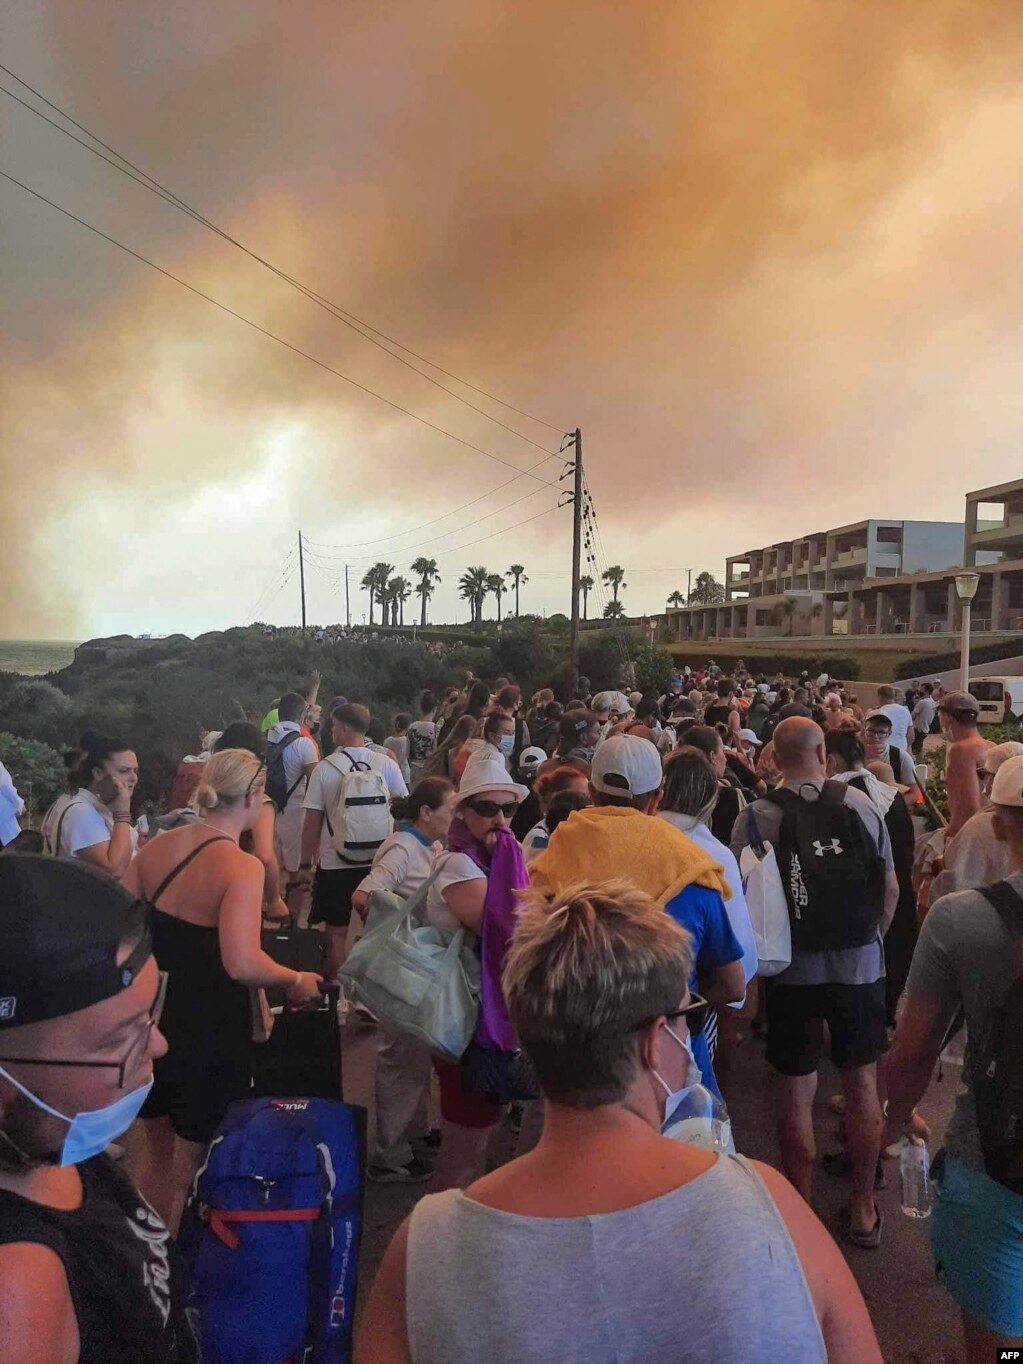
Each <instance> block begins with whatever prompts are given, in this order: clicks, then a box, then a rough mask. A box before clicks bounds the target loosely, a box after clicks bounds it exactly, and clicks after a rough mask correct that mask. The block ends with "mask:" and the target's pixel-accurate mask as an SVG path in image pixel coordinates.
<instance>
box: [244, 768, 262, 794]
mask: <svg viewBox="0 0 1023 1364" xmlns="http://www.w3.org/2000/svg"><path fill="white" fill-rule="evenodd" d="M265 771H266V763H265V762H264V761H263V760H262V759H260V763H259V766H258V767H257V768H256V774H255V776H254V777H253V778H252V780H251V781H250V782H249V784H248V786H247V787H246V788H245V795H246V796H251V795H252V792H253V789H254V788H255V786H256V783H257V782H258V781H259V779H260V777H261V776H262V775H263V773H264V772H265Z"/></svg>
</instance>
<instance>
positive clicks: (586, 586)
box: [579, 573, 594, 620]
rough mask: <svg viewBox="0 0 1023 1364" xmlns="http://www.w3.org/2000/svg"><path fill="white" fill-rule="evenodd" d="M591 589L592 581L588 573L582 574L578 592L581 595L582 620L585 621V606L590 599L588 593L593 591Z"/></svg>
mask: <svg viewBox="0 0 1023 1364" xmlns="http://www.w3.org/2000/svg"><path fill="white" fill-rule="evenodd" d="M593 587H594V582H593V579H592V578H591V577H590V575H589V574H588V573H584V574H583V576H582V577H581V578H580V579H579V591H580V592H581V593H582V594H583V620H585V619H586V604H587V602H588V601H589V599H590V593H591V592H592V591H593Z"/></svg>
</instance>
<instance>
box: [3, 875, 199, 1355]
mask: <svg viewBox="0 0 1023 1364" xmlns="http://www.w3.org/2000/svg"><path fill="white" fill-rule="evenodd" d="M165 983H166V977H164V976H162V975H161V973H160V972H159V971H158V970H157V967H156V962H155V960H154V959H153V955H152V948H151V944H150V936H149V924H148V913H147V908H146V906H145V905H144V904H143V903H142V902H141V901H138V900H134V899H132V898H131V896H130V895H128V894H127V893H126V892H125V891H124V890H123V889H122V888H121V887H120V886H119V885H118V884H117V883H116V882H114V881H112V880H111V879H110V878H109V877H106V876H103V875H102V874H100V873H98V872H95V871H93V870H91V869H90V868H88V867H84V866H81V865H80V864H74V863H70V862H64V861H57V860H55V859H54V858H50V857H32V856H27V855H22V856H18V855H13V856H11V855H9V856H4V857H0V1322H3V1332H2V1337H0V1355H2V1358H3V1360H4V1364H29V1362H30V1361H31V1362H32V1364H36V1362H37V1361H40V1360H45V1361H46V1364H78V1362H79V1361H81V1364H100V1361H102V1362H103V1364H107V1362H108V1361H111V1360H118V1361H125V1364H137V1362H141V1361H145V1364H193V1361H195V1360H197V1358H198V1351H197V1348H196V1344H195V1339H194V1336H193V1334H192V1331H191V1328H190V1326H189V1324H188V1322H187V1320H186V1317H185V1312H184V1283H183V1278H182V1270H181V1267H180V1265H179V1262H178V1260H177V1256H176V1251H175V1247H174V1245H173V1243H172V1242H171V1240H170V1237H169V1235H168V1232H167V1228H166V1227H165V1226H164V1224H163V1222H162V1221H161V1220H160V1218H159V1217H158V1216H157V1215H156V1213H155V1212H153V1210H152V1209H151V1208H150V1207H149V1206H148V1204H147V1203H146V1202H145V1201H144V1200H143V1199H142V1197H141V1196H140V1195H139V1194H138V1192H137V1191H136V1189H135V1188H134V1186H133V1185H132V1183H131V1181H130V1180H129V1179H128V1177H127V1175H126V1174H125V1173H124V1171H123V1170H122V1168H121V1167H120V1165H119V1163H118V1162H117V1161H115V1160H113V1159H111V1157H110V1156H109V1155H107V1154H104V1152H105V1150H106V1148H107V1146H108V1145H109V1144H110V1143H111V1142H113V1141H116V1139H117V1138H118V1137H119V1136H121V1134H122V1133H123V1132H125V1131H126V1129H127V1128H128V1127H129V1126H130V1125H131V1123H132V1121H133V1120H134V1118H135V1115H136V1114H137V1113H138V1111H139V1109H140V1108H141V1106H142V1104H143V1102H144V1100H145V1097H146V1095H147V1094H148V1093H149V1090H150V1088H151V1087H152V1083H153V1059H154V1057H157V1056H162V1055H163V1054H164V1053H165V1052H166V1050H167V1044H166V1042H165V1041H164V1039H163V1037H162V1036H161V1034H160V1032H159V1029H158V1023H159V1017H160V1008H161V1005H162V1003H163V995H164V987H165Z"/></svg>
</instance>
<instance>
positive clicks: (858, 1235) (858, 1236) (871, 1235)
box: [848, 1203, 884, 1250]
mask: <svg viewBox="0 0 1023 1364" xmlns="http://www.w3.org/2000/svg"><path fill="white" fill-rule="evenodd" d="M849 1216H850V1221H849V1232H848V1235H849V1240H850V1241H851V1242H852V1243H853V1245H854V1246H859V1248H860V1250H877V1248H878V1246H880V1244H881V1228H882V1226H883V1225H884V1218H883V1217H882V1215H881V1209H880V1208H879V1207H878V1206H877V1204H876V1203H875V1204H874V1225H873V1226H872V1227H871V1229H870V1230H869V1231H857V1230H856V1228H855V1227H854V1226H853V1225H852V1213H851V1212H850V1214H849Z"/></svg>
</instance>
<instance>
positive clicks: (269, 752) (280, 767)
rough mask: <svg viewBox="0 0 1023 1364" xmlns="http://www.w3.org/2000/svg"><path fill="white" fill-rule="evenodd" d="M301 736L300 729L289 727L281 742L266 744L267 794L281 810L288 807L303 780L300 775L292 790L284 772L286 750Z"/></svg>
mask: <svg viewBox="0 0 1023 1364" xmlns="http://www.w3.org/2000/svg"><path fill="white" fill-rule="evenodd" d="M301 737H302V733H301V731H300V730H297V729H289V730H288V732H287V734H285V736H284V738H283V739H281V740H280V742H279V743H275V744H267V746H266V794H267V795H268V796H269V797H270V799H271V800H272V801H273V803H274V805H276V806H277V809H278V810H281V811H283V810H284V809H285V808H286V807H287V804H288V801H289V800H290V799H291V797H292V795H293V794H294V792H295V791H296V790H297V789H298V784H299V782H300V781H301V780H302V777H301V775H300V776H299V778H298V781H297V782H295V784H294V786H292V788H291V790H290V791H289V790H288V779H287V777H286V776H285V774H284V750H285V749H286V748H288V747H289V746H290V745H291V744H293V743H294V742H295V740H296V739H301Z"/></svg>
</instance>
